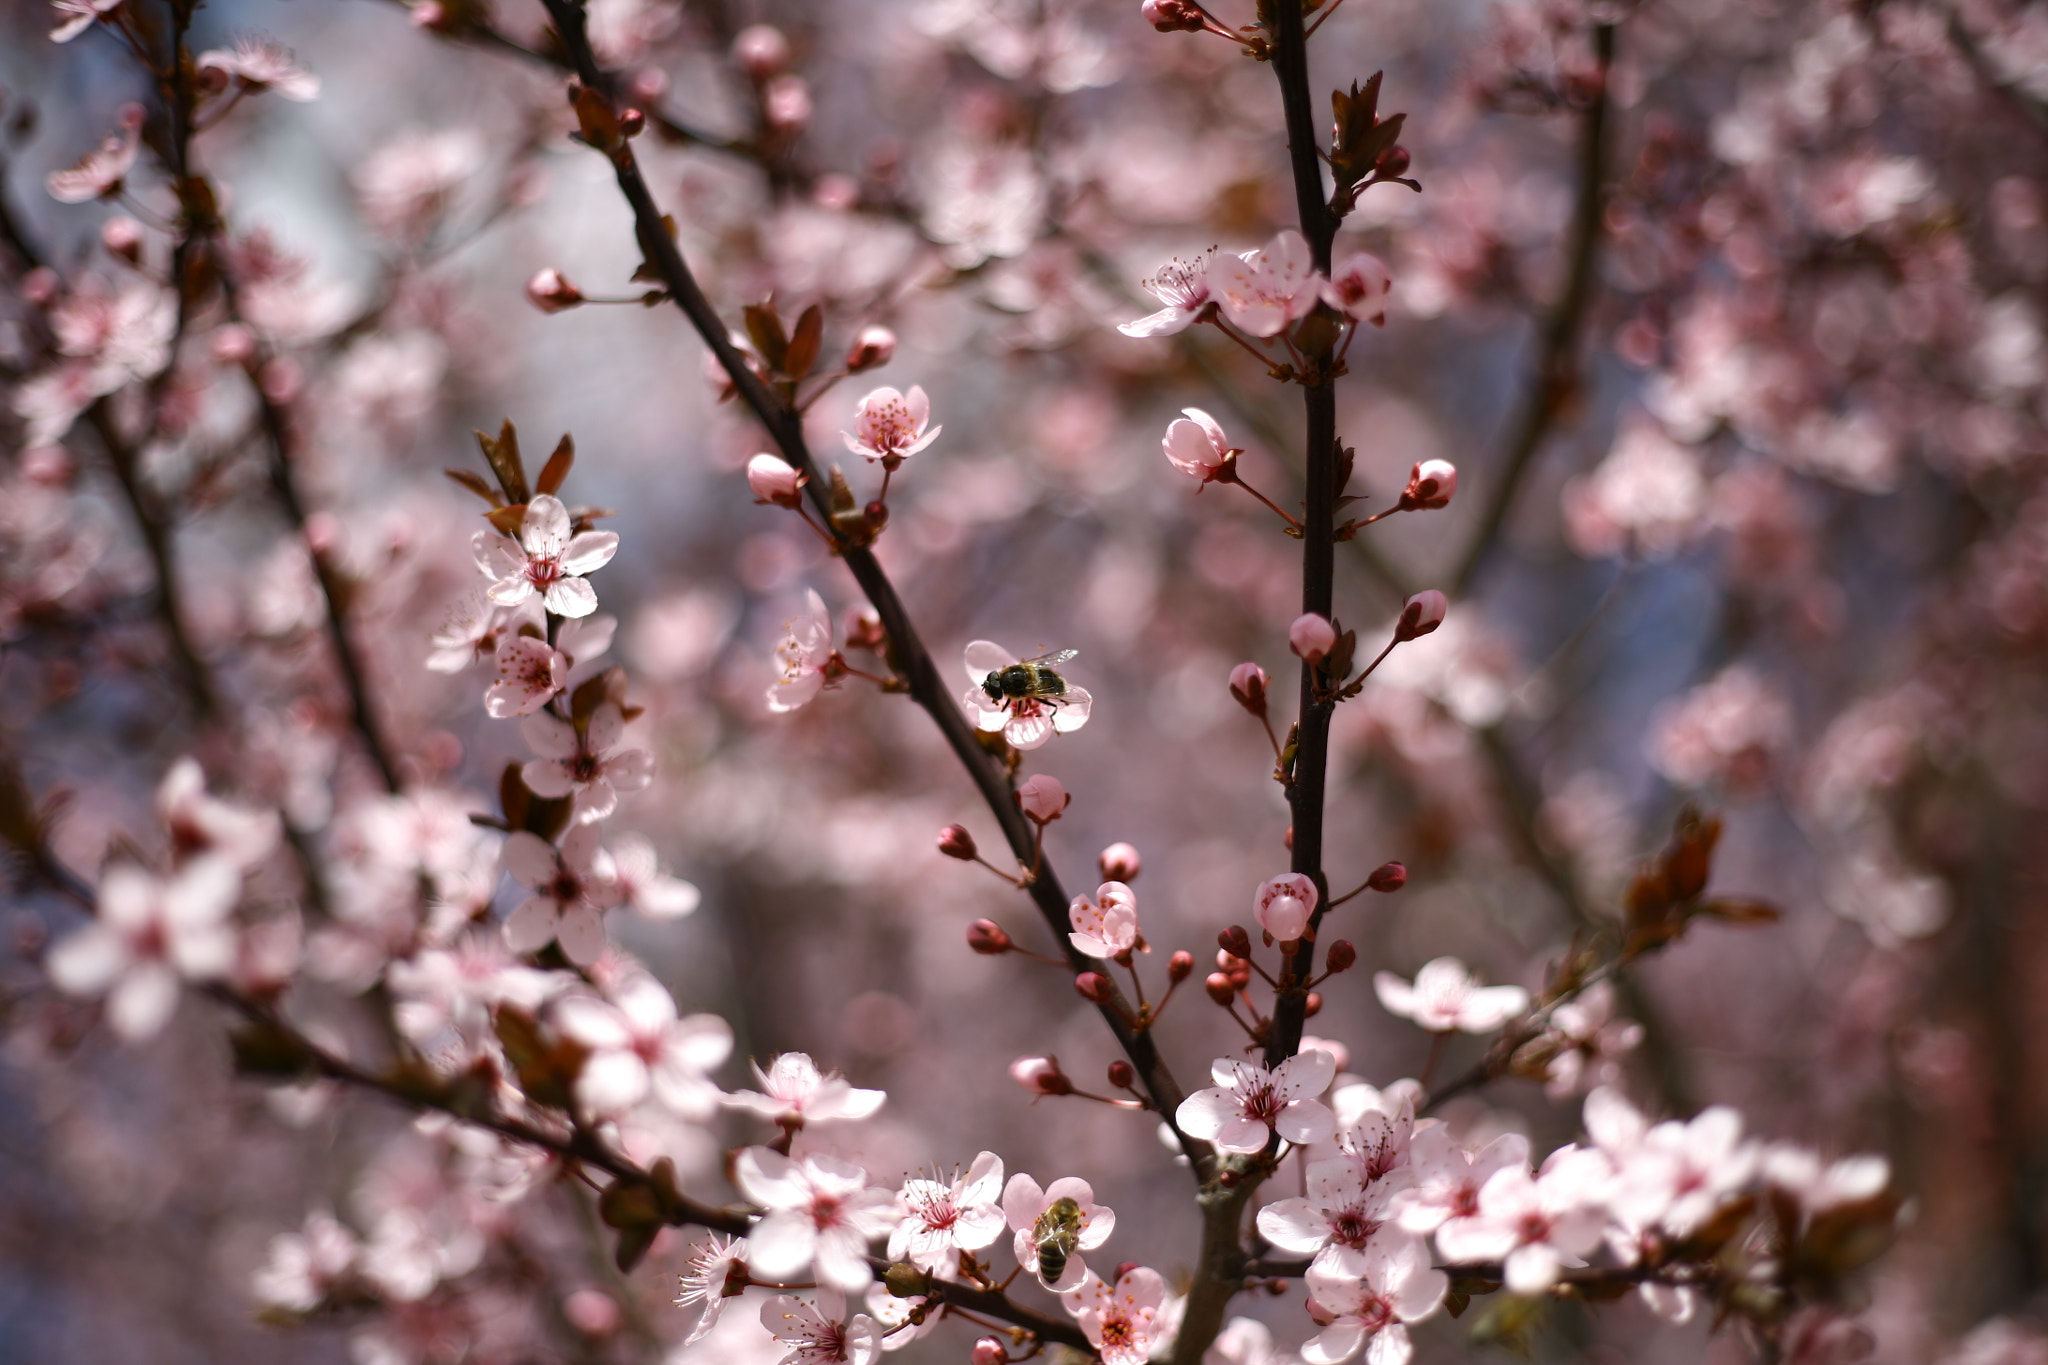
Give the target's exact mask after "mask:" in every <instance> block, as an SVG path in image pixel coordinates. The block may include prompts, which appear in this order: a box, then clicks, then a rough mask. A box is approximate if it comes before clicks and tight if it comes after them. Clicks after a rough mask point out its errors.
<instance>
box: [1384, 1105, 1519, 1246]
mask: <svg viewBox="0 0 2048 1365" xmlns="http://www.w3.org/2000/svg"><path fill="white" fill-rule="evenodd" d="M1408 1163H1409V1169H1410V1170H1411V1171H1412V1172H1413V1176H1412V1183H1411V1184H1410V1185H1409V1187H1408V1189H1407V1190H1405V1191H1403V1193H1402V1194H1401V1197H1400V1198H1399V1199H1398V1200H1396V1201H1395V1205H1394V1208H1395V1217H1396V1220H1397V1221H1398V1222H1399V1223H1400V1225H1401V1226H1402V1227H1403V1228H1405V1229H1406V1230H1407V1231H1409V1232H1412V1233H1416V1234H1418V1235H1421V1236H1427V1235H1428V1234H1430V1233H1433V1232H1435V1231H1436V1230H1437V1229H1438V1228H1440V1227H1442V1226H1444V1224H1446V1223H1448V1222H1450V1221H1452V1220H1453V1219H1459V1218H1476V1217H1478V1215H1479V1191H1480V1189H1481V1188H1482V1187H1483V1186H1484V1185H1485V1184H1486V1182H1487V1181H1488V1180H1490V1179H1492V1177H1493V1174H1494V1172H1495V1171H1500V1170H1505V1169H1507V1168H1508V1167H1510V1166H1514V1167H1518V1168H1519V1167H1526V1166H1527V1165H1528V1164H1529V1139H1528V1138H1526V1137H1524V1136H1523V1135H1522V1134H1520V1133H1503V1134H1501V1135H1500V1136H1499V1137H1497V1138H1495V1139H1493V1141H1491V1142H1489V1143H1487V1144H1486V1145H1485V1146H1484V1147H1482V1148H1480V1149H1479V1150H1478V1151H1477V1152H1468V1151H1466V1150H1465V1149H1464V1148H1463V1147H1462V1146H1460V1145H1459V1144H1458V1143H1457V1142H1455V1141H1454V1140H1453V1139H1452V1138H1451V1130H1450V1129H1449V1128H1447V1127H1445V1126H1444V1125H1443V1124H1441V1123H1438V1122H1434V1121H1432V1122H1430V1123H1428V1124H1425V1125H1423V1126H1421V1127H1418V1128H1417V1129H1416V1130H1415V1137H1414V1139H1413V1141H1411V1142H1410V1144H1409V1148H1408Z"/></svg>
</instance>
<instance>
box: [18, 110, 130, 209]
mask: <svg viewBox="0 0 2048 1365" xmlns="http://www.w3.org/2000/svg"><path fill="white" fill-rule="evenodd" d="M142 117H143V114H142V106H141V105H139V104H129V105H124V106H123V107H122V109H121V120H120V123H119V125H118V131H116V132H114V133H111V134H109V135H108V136H107V138H106V140H105V141H103V142H101V143H100V145H99V146H97V147H95V148H94V149H93V150H92V151H90V152H87V153H86V154H85V156H84V157H83V158H81V159H80V160H79V161H78V163H77V164H76V165H74V166H71V167H70V168H69V169H66V170H61V171H51V172H50V174H49V175H48V176H47V177H46V178H45V179H44V181H43V184H44V186H45V187H46V188H48V190H49V191H50V197H51V198H52V199H54V200H56V201H57V202H58V203H60V204H86V203H90V202H92V201H93V200H95V199H103V198H109V197H111V196H113V195H116V194H119V193H120V192H121V182H122V181H123V180H124V179H126V178H127V175H128V172H129V171H131V170H133V169H134V167H135V154H136V152H137V150H138V149H139V148H140V147H141V145H142Z"/></svg>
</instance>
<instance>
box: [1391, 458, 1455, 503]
mask: <svg viewBox="0 0 2048 1365" xmlns="http://www.w3.org/2000/svg"><path fill="white" fill-rule="evenodd" d="M1457 491H1458V467H1457V466H1456V465H1454V464H1452V463H1451V462H1450V461H1449V460H1424V461H1423V462H1422V463H1420V464H1418V465H1416V466H1415V468H1414V469H1412V470H1410V471H1409V473H1408V486H1407V487H1406V488H1404V489H1402V490H1401V505H1402V506H1403V507H1431V508H1434V507H1449V506H1450V505H1451V494H1453V493H1455V492H1457Z"/></svg>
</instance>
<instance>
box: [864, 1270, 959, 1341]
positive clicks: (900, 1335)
mask: <svg viewBox="0 0 2048 1365" xmlns="http://www.w3.org/2000/svg"><path fill="white" fill-rule="evenodd" d="M929 1302H930V1300H929V1299H927V1298H926V1297H925V1296H924V1295H922V1294H913V1295H911V1296H910V1297H909V1298H907V1299H899V1298H897V1297H896V1296H895V1295H894V1294H891V1293H890V1292H889V1287H888V1286H887V1285H884V1284H871V1285H869V1286H868V1292H867V1304H868V1313H869V1315H870V1316H871V1317H873V1318H874V1320H875V1325H876V1327H877V1328H879V1329H880V1331H881V1337H882V1349H883V1350H884V1351H900V1350H902V1349H903V1348H904V1347H905V1346H908V1345H909V1344H910V1343H911V1342H913V1341H916V1340H918V1339H919V1338H920V1337H924V1336H928V1335H930V1334H931V1332H932V1331H933V1330H934V1329H936V1328H937V1327H938V1325H939V1324H940V1323H941V1322H943V1321H945V1318H946V1315H945V1314H944V1313H940V1312H931V1313H927V1314H926V1315H925V1317H924V1320H923V1321H922V1322H915V1323H913V1322H912V1321H911V1315H912V1314H913V1313H916V1312H917V1311H918V1310H919V1309H921V1308H923V1307H924V1306H925V1305H926V1304H927V1303H929ZM934 1307H936V1305H934Z"/></svg>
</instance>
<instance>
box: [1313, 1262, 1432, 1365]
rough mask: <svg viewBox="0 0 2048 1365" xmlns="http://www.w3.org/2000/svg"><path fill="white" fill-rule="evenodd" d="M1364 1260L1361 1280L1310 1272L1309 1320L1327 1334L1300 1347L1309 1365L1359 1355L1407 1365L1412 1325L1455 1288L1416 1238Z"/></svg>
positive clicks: (1372, 1364) (1381, 1363) (1372, 1363)
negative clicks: (1362, 1353) (1361, 1353)
mask: <svg viewBox="0 0 2048 1365" xmlns="http://www.w3.org/2000/svg"><path fill="white" fill-rule="evenodd" d="M1361 1260H1362V1262H1363V1264H1362V1266H1361V1273H1360V1274H1357V1275H1350V1274H1344V1273H1341V1272H1338V1271H1334V1270H1330V1269H1326V1268H1319V1267H1316V1266H1310V1267H1309V1271H1308V1276H1307V1281H1308V1292H1309V1315H1310V1316H1311V1317H1313V1318H1314V1319H1315V1320H1316V1321H1317V1322H1318V1323H1320V1324H1322V1325H1323V1330H1322V1331H1321V1332H1320V1333H1319V1334H1318V1335H1316V1336H1313V1337H1311V1338H1309V1340H1308V1343H1307V1344H1306V1345H1304V1346H1303V1347H1302V1348H1301V1358H1302V1359H1303V1360H1304V1361H1306V1362H1308V1365H1340V1363H1341V1362H1343V1361H1346V1360H1349V1359H1351V1358H1352V1357H1353V1356H1355V1355H1357V1354H1358V1353H1359V1351H1360V1350H1363V1351H1364V1352H1365V1359H1366V1365H1408V1361H1409V1359H1410V1358H1411V1357H1412V1356H1413V1355H1414V1353H1415V1347H1414V1345H1413V1344H1412V1343H1411V1342H1410V1341H1409V1340H1408V1327H1407V1324H1409V1323H1414V1322H1422V1321H1424V1320H1425V1319H1427V1318H1429V1317H1430V1316H1431V1315H1432V1314H1434V1313H1435V1312H1436V1310H1437V1308H1438V1306H1439V1305H1440V1304H1442V1303H1443V1301H1444V1293H1445V1291H1446V1290H1448V1289H1449V1288H1450V1277H1449V1276H1447V1275H1445V1274H1444V1272H1443V1271H1441V1270H1437V1269H1435V1268H1434V1267H1432V1266H1431V1265H1430V1263H1429V1251H1428V1248H1426V1247H1425V1246H1424V1245H1423V1244H1422V1243H1421V1242H1420V1241H1418V1240H1416V1239H1415V1238H1412V1237H1399V1236H1396V1237H1392V1238H1389V1239H1387V1240H1385V1241H1383V1242H1379V1243H1376V1244H1374V1245H1373V1246H1371V1247H1369V1248H1367V1250H1366V1251H1365V1253H1364V1254H1363V1256H1362V1258H1361Z"/></svg>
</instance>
